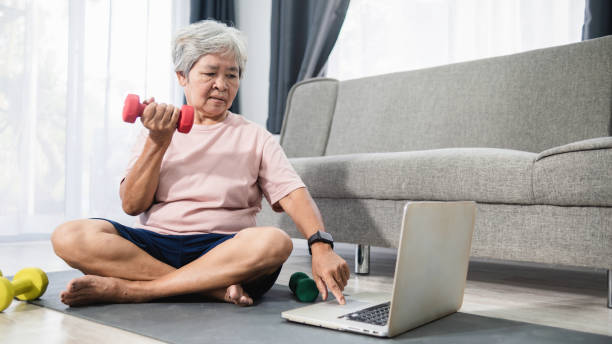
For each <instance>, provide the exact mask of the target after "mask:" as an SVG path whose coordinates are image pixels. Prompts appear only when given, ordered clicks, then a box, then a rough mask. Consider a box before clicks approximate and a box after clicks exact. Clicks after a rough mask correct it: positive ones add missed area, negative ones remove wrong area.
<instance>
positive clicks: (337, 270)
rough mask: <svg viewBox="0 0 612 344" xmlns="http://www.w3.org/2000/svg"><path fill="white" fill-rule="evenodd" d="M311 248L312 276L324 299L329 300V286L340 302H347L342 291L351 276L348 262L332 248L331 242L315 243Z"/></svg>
mask: <svg viewBox="0 0 612 344" xmlns="http://www.w3.org/2000/svg"><path fill="white" fill-rule="evenodd" d="M311 250H312V276H313V279H314V281H315V283H316V284H317V288H318V289H319V292H320V293H321V296H322V297H323V300H327V290H328V288H329V290H330V291H331V293H332V294H334V297H335V298H336V300H338V303H340V304H341V305H343V304H345V303H346V300H345V299H344V295H343V294H342V291H343V290H344V287H346V285H347V283H348V280H349V278H350V272H349V267H348V264H347V263H346V261H345V260H344V259H342V257H340V256H338V255H337V254H336V252H334V250H332V248H331V246H329V244H326V243H322V242H321V243H314V244H313V245H312V246H311Z"/></svg>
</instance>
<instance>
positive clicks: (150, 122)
mask: <svg viewBox="0 0 612 344" xmlns="http://www.w3.org/2000/svg"><path fill="white" fill-rule="evenodd" d="M143 104H145V105H146V106H147V107H146V108H145V109H144V112H143V114H142V116H140V121H141V122H142V124H143V125H144V126H145V128H147V129H149V137H150V138H151V139H152V140H153V141H154V142H155V143H158V144H169V143H170V141H171V140H172V135H174V131H175V130H176V124H177V122H178V118H179V113H180V109H179V108H177V107H175V106H173V105H167V104H163V103H162V104H159V103H155V98H149V99H147V100H145V101H143Z"/></svg>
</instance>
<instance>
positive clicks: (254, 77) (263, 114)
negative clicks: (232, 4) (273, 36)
mask: <svg viewBox="0 0 612 344" xmlns="http://www.w3.org/2000/svg"><path fill="white" fill-rule="evenodd" d="M271 11H272V0H257V1H253V0H237V1H236V26H237V27H238V29H240V30H241V31H242V32H244V33H245V34H246V35H247V41H248V60H247V65H246V72H245V74H244V77H243V79H242V81H241V84H240V112H242V115H243V116H245V117H246V118H248V119H249V120H251V121H253V122H255V123H258V124H260V125H262V126H263V127H265V126H266V120H267V118H268V89H269V85H270V79H269V78H270V17H271V16H270V15H271Z"/></svg>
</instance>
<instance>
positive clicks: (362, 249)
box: [355, 244, 370, 275]
mask: <svg viewBox="0 0 612 344" xmlns="http://www.w3.org/2000/svg"><path fill="white" fill-rule="evenodd" d="M355 273H356V274H359V275H366V274H369V273H370V245H362V244H357V246H356V247H355Z"/></svg>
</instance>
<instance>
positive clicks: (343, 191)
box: [290, 148, 537, 204]
mask: <svg viewBox="0 0 612 344" xmlns="http://www.w3.org/2000/svg"><path fill="white" fill-rule="evenodd" d="M536 157H537V154H535V153H528V152H521V151H516V150H507V149H493V148H449V149H435V150H423V151H410V152H396V153H365V154H347V155H335V156H324V157H311V158H293V159H290V160H291V163H292V164H293V166H294V168H295V170H296V171H297V173H298V174H299V175H300V176H301V177H302V179H303V181H304V183H305V184H306V185H307V186H308V189H309V190H310V193H311V194H312V196H313V197H315V198H366V199H367V198H369V199H389V200H440V201H449V200H474V201H477V202H485V203H509V204H533V203H532V200H533V193H532V186H531V174H532V167H533V162H534V160H535V159H536Z"/></svg>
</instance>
